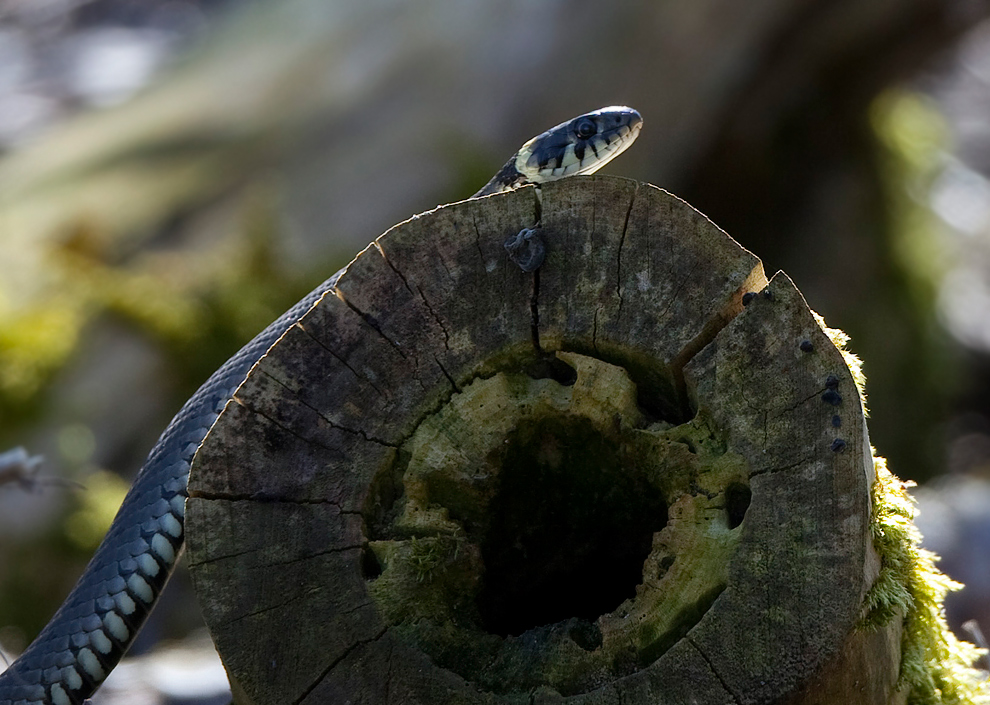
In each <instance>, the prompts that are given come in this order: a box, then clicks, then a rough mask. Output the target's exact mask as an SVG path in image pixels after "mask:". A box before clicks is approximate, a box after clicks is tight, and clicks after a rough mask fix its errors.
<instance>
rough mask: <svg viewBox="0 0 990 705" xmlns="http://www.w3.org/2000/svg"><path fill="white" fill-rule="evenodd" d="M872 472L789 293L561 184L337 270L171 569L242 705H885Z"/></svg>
mask: <svg viewBox="0 0 990 705" xmlns="http://www.w3.org/2000/svg"><path fill="white" fill-rule="evenodd" d="M537 221H539V223H540V226H541V233H542V237H543V239H544V241H545V242H546V245H547V251H548V254H547V258H546V261H545V263H544V265H543V267H542V268H541V269H540V270H539V271H538V273H537V274H535V275H534V274H525V273H523V272H522V271H520V269H519V268H518V267H517V266H516V265H514V264H512V263H511V262H510V261H509V259H508V258H507V257H506V255H505V252H504V250H503V247H502V243H503V241H504V240H505V239H506V237H508V236H511V235H515V234H516V233H517V232H519V230H521V229H522V228H524V227H532V226H533V225H534V224H535V223H536V222H537ZM749 292H761V293H759V294H757V295H756V296H755V298H754V297H750V299H748V305H747V306H745V307H744V305H743V296H744V294H746V293H749ZM830 377H831V378H832V379H830ZM872 479H873V466H872V462H871V458H870V452H869V446H868V441H867V433H866V427H865V422H864V420H863V413H862V409H861V407H860V402H859V398H858V396H857V394H856V390H855V388H854V385H853V381H852V379H851V376H850V373H849V371H848V369H847V368H846V366H845V364H844V363H843V360H842V357H841V355H840V353H839V352H838V351H837V350H836V349H835V347H834V346H833V345H832V343H831V342H830V341H829V339H828V338H827V337H826V336H825V334H824V333H823V331H822V330H821V329H820V327H819V326H818V324H817V323H816V321H815V319H814V318H813V316H812V314H811V312H810V311H809V310H808V307H807V305H806V304H805V302H804V300H803V298H802V296H801V294H800V292H798V291H797V289H796V288H795V287H794V285H793V284H792V283H791V281H790V280H789V279H788V278H787V277H786V276H784V275H782V274H778V275H777V276H776V277H774V278H773V280H772V281H771V282H769V283H768V282H767V281H766V278H765V276H764V273H763V268H762V265H761V263H760V262H759V260H758V259H757V258H756V257H755V256H753V255H752V254H751V253H749V252H747V251H746V250H744V249H743V248H741V247H740V246H739V245H738V244H736V243H735V242H734V241H733V240H732V239H731V238H729V237H728V236H727V235H726V234H725V233H723V232H722V231H720V230H719V229H718V228H717V227H715V226H714V225H713V224H711V223H710V222H709V221H708V220H707V219H705V218H704V216H702V215H701V214H699V213H698V212H697V211H695V210H693V209H692V208H690V207H689V206H688V205H687V204H685V203H684V202H682V201H680V200H678V199H677V198H675V197H673V196H671V195H670V194H667V193H666V192H664V191H661V190H660V189H657V188H655V187H652V186H648V185H645V184H639V183H636V182H632V181H628V180H623V179H616V178H610V177H591V178H574V179H567V180H564V181H562V182H558V183H555V184H551V185H549V186H546V187H544V188H543V189H542V198H538V195H537V191H536V190H535V189H533V188H526V189H521V190H518V191H516V192H513V193H510V194H505V195H499V196H495V197H491V198H488V199H481V200H472V201H466V202H462V203H458V204H454V205H451V206H446V207H443V208H439V209H437V210H435V211H432V212H430V213H427V214H424V215H422V216H418V217H415V218H412V219H411V220H409V221H406V222H405V223H402V224H401V225H398V226H396V227H395V228H393V229H392V230H390V231H389V232H387V233H386V234H385V235H383V236H382V237H381V238H379V239H378V240H377V241H376V243H375V244H373V245H371V246H369V247H368V248H367V249H366V250H365V251H364V252H362V253H361V254H360V255H359V256H358V257H357V258H356V259H355V260H354V261H353V262H352V263H351V264H350V266H349V267H348V268H347V270H346V272H345V273H344V274H343V276H342V277H341V278H340V280H339V283H338V287H337V291H336V295H333V294H330V295H327V296H325V297H324V299H323V300H322V301H321V302H320V303H319V304H317V305H316V306H315V307H314V308H313V309H312V310H311V311H310V312H309V313H308V314H307V315H306V316H305V317H304V319H303V320H302V321H301V322H300V324H299V325H297V326H295V327H294V328H292V329H291V330H290V331H289V332H288V333H287V334H286V335H285V336H284V337H283V338H282V340H281V341H280V342H279V343H278V344H277V345H276V346H275V347H273V349H272V350H271V352H270V353H269V354H268V356H266V357H265V358H264V359H263V360H262V361H261V362H260V363H259V365H258V366H257V367H256V368H255V370H254V371H253V372H252V374H251V375H250V377H249V378H248V380H247V381H246V382H245V383H244V385H242V387H241V389H240V390H239V391H238V393H237V395H236V397H235V400H234V401H232V402H231V403H230V404H228V407H227V409H226V410H225V411H224V413H223V414H222V415H221V417H220V419H219V420H218V422H217V424H216V425H215V426H214V428H213V430H212V431H211V432H210V434H209V436H208V437H207V440H206V442H205V443H204V446H203V448H202V449H201V451H200V452H199V454H198V456H197V459H196V463H195V465H194V467H193V474H192V477H191V481H190V493H191V497H190V500H189V502H188V507H187V537H188V546H189V559H190V567H191V571H192V574H193V578H194V581H195V584H196V589H197V592H198V593H199V596H200V600H201V602H202V605H203V609H204V613H205V617H206V621H207V623H208V625H209V626H210V628H211V630H212V632H213V636H214V639H215V641H216V644H217V647H218V649H219V651H220V654H221V656H222V658H223V660H224V663H225V665H226V667H227V669H228V672H229V674H230V676H231V681H232V684H233V688H234V692H235V696H236V701H237V702H239V703H242V704H244V703H259V704H260V703H293V702H296V703H355V704H357V703H365V704H368V705H370V704H372V703H422V704H424V705H426V704H431V705H433V704H438V703H527V704H531V703H556V702H564V701H567V702H572V703H581V704H582V705H591V704H592V703H603V704H604V703H623V704H624V705H631V704H632V703H656V704H660V703H664V704H666V703H671V704H673V703H697V704H699V705H704V704H712V705H714V704H718V705H723V704H724V703H739V704H743V703H801V704H802V705H807V704H810V703H838V702H849V703H863V704H864V705H869V704H872V703H878V704H879V703H885V704H886V703H890V702H898V699H897V698H898V695H897V694H896V693H894V690H893V689H894V682H895V681H896V675H897V671H898V663H899V641H900V639H899V631H898V627H897V626H896V625H892V626H891V627H890V628H889V629H887V630H885V631H878V632H861V631H858V630H857V629H856V624H857V621H858V619H859V618H860V616H861V605H862V600H863V596H864V594H865V592H866V590H867V589H868V588H869V587H870V585H871V584H872V581H873V580H874V579H875V577H876V574H877V570H878V560H877V557H876V555H875V553H874V551H873V548H872V546H871V543H870V540H869V533H868V517H869V488H870V483H871V482H872Z"/></svg>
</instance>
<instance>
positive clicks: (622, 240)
mask: <svg viewBox="0 0 990 705" xmlns="http://www.w3.org/2000/svg"><path fill="white" fill-rule="evenodd" d="M638 195H639V184H636V188H635V189H634V190H633V193H632V197H631V198H630V199H629V207H628V208H627V209H626V218H625V220H624V221H623V223H622V233H621V234H620V235H619V247H618V249H617V250H616V254H615V295H616V296H618V297H619V306H618V309H617V310H616V314H615V316H616V318H619V319H621V318H622V247H623V246H624V245H625V244H626V233H627V232H628V231H629V217H630V216H631V215H632V209H633V204H635V203H636V196H638Z"/></svg>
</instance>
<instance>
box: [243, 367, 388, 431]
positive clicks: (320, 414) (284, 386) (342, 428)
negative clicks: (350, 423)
mask: <svg viewBox="0 0 990 705" xmlns="http://www.w3.org/2000/svg"><path fill="white" fill-rule="evenodd" d="M258 371H259V372H260V373H261V374H263V375H265V376H266V377H267V378H268V379H270V380H272V381H273V382H274V383H275V384H277V385H278V386H280V387H281V388H282V389H284V390H285V391H286V392H288V393H289V394H290V395H291V396H292V397H293V398H294V399H295V400H296V401H297V402H299V403H300V404H302V405H303V406H305V407H306V408H307V409H309V410H310V411H312V412H313V413H314V414H316V415H317V416H318V417H320V418H321V419H323V420H324V421H325V422H326V423H327V424H329V426H330V427H331V428H335V429H337V430H338V431H343V432H344V433H350V434H352V435H355V436H361V438H363V439H364V440H366V441H368V442H369V443H377V444H378V445H382V446H387V447H389V448H398V447H399V446H398V445H396V444H395V443H389V442H388V441H386V440H384V439H381V438H376V437H375V436H372V435H370V434H369V433H368V432H367V431H364V430H363V429H359V428H349V427H347V426H344V425H343V424H340V423H337V422H336V421H333V420H332V419H329V418H327V417H326V416H324V415H323V412H322V411H320V410H319V409H317V408H316V407H315V406H313V405H312V404H309V403H308V402H306V400H305V399H303V398H302V397H300V396H299V395H298V394H297V393H296V392H295V391H293V389H292V388H291V387H289V386H288V385H287V384H285V383H284V382H282V381H281V380H280V379H278V378H277V377H275V376H274V375H272V374H271V373H270V372H269V371H268V370H265V369H263V368H262V369H259V370H258ZM241 405H242V406H243V407H244V408H246V409H249V410H250V411H254V412H255V413H258V414H261V415H262V416H264V414H262V413H261V412H260V411H256V410H255V409H254V408H252V407H249V406H248V405H247V404H246V403H242V404H241ZM265 418H268V417H267V416H265ZM269 420H270V421H272V423H276V422H275V421H273V420H272V419H269ZM283 428H284V427H283Z"/></svg>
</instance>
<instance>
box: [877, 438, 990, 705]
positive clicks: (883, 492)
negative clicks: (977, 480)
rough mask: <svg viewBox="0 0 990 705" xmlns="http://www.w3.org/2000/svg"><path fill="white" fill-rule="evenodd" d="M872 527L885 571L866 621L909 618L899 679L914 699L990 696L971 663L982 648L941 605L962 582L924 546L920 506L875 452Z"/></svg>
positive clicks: (961, 701)
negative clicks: (959, 631) (956, 627)
mask: <svg viewBox="0 0 990 705" xmlns="http://www.w3.org/2000/svg"><path fill="white" fill-rule="evenodd" d="M874 467H875V468H876V473H877V479H876V482H875V483H874V486H873V513H872V517H871V524H870V526H871V530H872V533H873V544H874V546H876V548H877V551H878V553H879V554H880V557H881V560H882V567H881V569H880V575H879V577H878V578H877V580H876V582H875V583H874V585H873V587H872V588H871V589H870V592H869V594H868V595H867V598H866V603H865V605H864V607H865V613H864V614H865V616H864V618H863V625H864V627H867V628H869V627H879V626H883V625H884V624H887V623H889V622H890V620H891V619H898V618H902V617H903V620H904V633H903V637H902V642H901V673H900V681H901V685H902V686H904V687H906V688H908V692H909V695H908V700H907V702H908V704H909V705H977V704H982V703H990V682H988V681H986V680H985V673H984V672H983V671H980V670H978V669H975V668H973V667H972V664H973V663H974V662H975V661H976V659H977V658H978V657H979V656H980V654H981V653H982V651H981V650H980V649H978V648H976V647H975V646H973V645H972V644H970V643H967V642H964V641H960V640H959V639H957V638H956V636H955V635H954V634H953V633H952V631H951V630H950V629H949V627H948V624H946V621H945V612H944V610H943V607H942V603H943V600H944V599H945V595H946V593H948V592H949V591H950V590H958V589H960V588H962V585H960V584H959V583H957V582H954V581H952V580H950V579H949V578H948V577H946V576H945V575H944V574H943V573H942V572H941V571H939V570H938V568H936V567H935V561H936V560H937V557H936V556H935V554H933V553H932V552H930V551H926V550H925V549H923V548H921V534H920V532H919V531H918V529H917V527H916V526H915V524H914V516H915V514H916V507H915V502H914V499H913V498H912V497H911V496H910V495H909V494H908V488H909V487H910V486H911V485H912V483H910V482H902V481H901V480H899V479H898V478H897V477H896V476H894V474H893V473H891V472H890V471H889V470H888V469H887V462H886V461H885V460H884V459H883V458H880V457H876V455H874Z"/></svg>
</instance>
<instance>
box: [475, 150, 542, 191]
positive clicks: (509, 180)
mask: <svg viewBox="0 0 990 705" xmlns="http://www.w3.org/2000/svg"><path fill="white" fill-rule="evenodd" d="M528 183H530V181H529V180H528V179H527V178H526V177H525V176H523V175H522V173H521V172H520V171H519V170H518V169H517V168H516V155H515V154H513V155H512V158H511V159H510V160H509V161H507V162H506V163H505V165H504V166H503V167H502V168H501V169H499V170H498V173H497V174H495V176H493V177H492V178H491V181H489V182H488V183H487V184H485V185H484V186H483V187H482V189H481V190H480V191H478V193H476V194H474V195H473V196H471V198H480V197H481V196H490V195H491V194H493V193H502V192H503V191H508V190H510V189H514V188H517V187H519V186H524V185H526V184H528Z"/></svg>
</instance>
